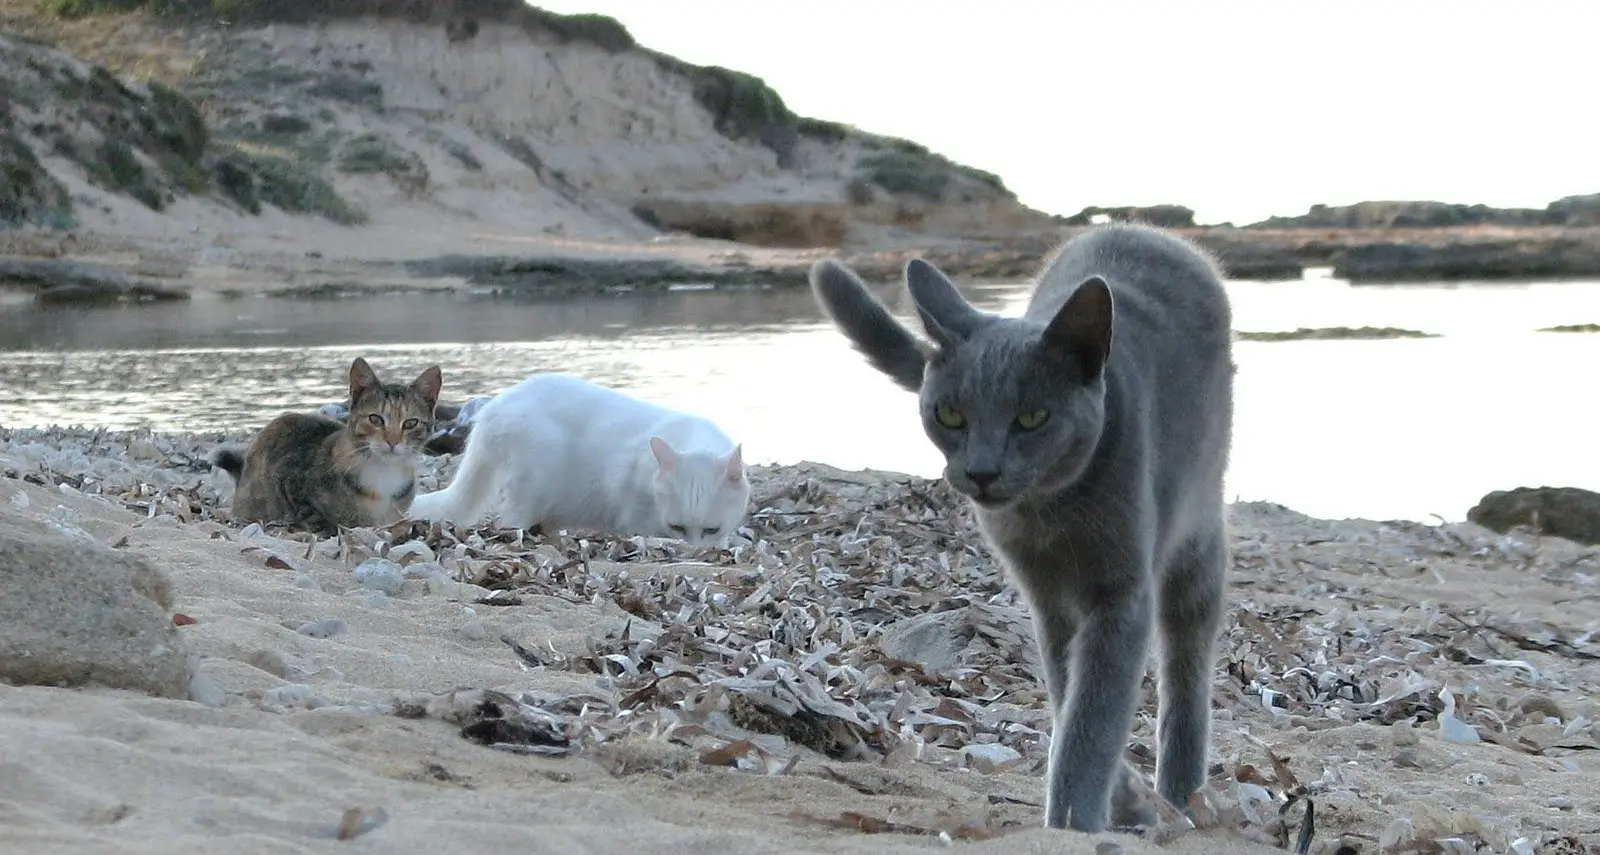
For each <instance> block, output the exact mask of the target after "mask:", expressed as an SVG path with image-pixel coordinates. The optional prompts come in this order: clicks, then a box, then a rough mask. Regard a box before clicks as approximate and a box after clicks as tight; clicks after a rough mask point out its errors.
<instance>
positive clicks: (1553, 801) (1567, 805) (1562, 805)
mask: <svg viewBox="0 0 1600 855" xmlns="http://www.w3.org/2000/svg"><path fill="white" fill-rule="evenodd" d="M1545 804H1547V805H1549V806H1550V807H1553V808H1555V809H1556V810H1572V809H1573V807H1574V805H1573V803H1572V799H1569V798H1567V797H1566V796H1551V797H1550V799H1549V801H1546V802H1545Z"/></svg>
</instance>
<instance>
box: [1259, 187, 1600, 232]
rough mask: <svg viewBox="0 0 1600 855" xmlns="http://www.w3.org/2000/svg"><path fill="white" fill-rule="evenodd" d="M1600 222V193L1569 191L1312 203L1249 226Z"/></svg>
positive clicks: (1409, 226) (1424, 226) (1389, 226)
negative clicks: (1492, 202) (1520, 196)
mask: <svg viewBox="0 0 1600 855" xmlns="http://www.w3.org/2000/svg"><path fill="white" fill-rule="evenodd" d="M1592 225H1600V194H1595V195H1591V196H1568V197H1566V198H1564V199H1558V200H1557V201H1555V202H1551V203H1550V204H1549V205H1548V206H1546V207H1545V208H1543V209H1538V208H1493V207H1490V206H1488V205H1456V204H1451V203H1448V202H1357V203H1356V204H1354V205H1312V206H1311V210H1310V211H1307V212H1306V213H1304V214H1301V215H1300V216H1297V217H1268V218H1267V219H1265V220H1262V221H1261V222H1259V223H1251V224H1250V225H1248V226H1245V228H1249V229H1429V228H1455V227H1460V226H1511V227H1519V226H1522V227H1525V226H1592Z"/></svg>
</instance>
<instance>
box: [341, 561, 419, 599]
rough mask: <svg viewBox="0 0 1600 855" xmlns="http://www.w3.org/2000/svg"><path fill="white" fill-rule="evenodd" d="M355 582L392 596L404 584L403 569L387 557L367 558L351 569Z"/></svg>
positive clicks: (397, 592)
mask: <svg viewBox="0 0 1600 855" xmlns="http://www.w3.org/2000/svg"><path fill="white" fill-rule="evenodd" d="M352 572H353V574H354V575H355V578H356V584H357V585H360V586H361V587H363V588H367V589H370V590H373V591H382V592H384V593H385V594H388V595H389V596H391V597H393V596H395V595H397V594H399V593H400V589H402V588H404V587H405V585H406V574H405V570H403V569H401V567H400V565H399V564H396V563H394V562H393V561H390V560H389V559H387V558H368V559H367V560H365V561H363V562H361V563H360V564H357V565H356V569H355V570H354V571H352Z"/></svg>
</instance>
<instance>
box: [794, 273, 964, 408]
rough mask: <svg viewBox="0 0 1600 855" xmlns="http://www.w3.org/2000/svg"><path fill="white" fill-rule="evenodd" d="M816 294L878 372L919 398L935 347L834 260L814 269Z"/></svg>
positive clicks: (813, 283) (827, 312) (812, 288)
mask: <svg viewBox="0 0 1600 855" xmlns="http://www.w3.org/2000/svg"><path fill="white" fill-rule="evenodd" d="M809 278H810V280H811V293H812V294H813V295H814V296H815V297H816V298H817V305H818V306H820V307H821V308H822V311H823V314H826V315H827V316H828V317H829V318H831V319H832V320H833V323H834V325H835V326H837V327H838V328H839V331H840V332H842V333H844V335H845V338H848V339H849V340H850V343H851V344H853V345H854V346H855V348H856V350H857V351H859V352H860V353H861V354H862V355H863V356H865V357H866V358H867V361H868V362H870V363H871V364H872V367H874V368H876V369H878V370H879V371H882V372H883V373H884V374H887V375H889V377H890V378H891V379H893V380H894V382H895V384H896V385H898V386H900V387H901V388H903V389H909V390H911V391H913V392H915V391H917V390H918V389H920V388H922V371H923V368H924V367H926V365H927V363H928V359H929V358H930V357H931V356H932V355H933V346H932V345H930V344H928V343H927V342H924V341H922V340H921V339H919V338H917V337H916V336H915V335H914V334H912V332H911V330H909V329H907V328H906V327H905V325H903V324H901V323H900V322H899V321H897V320H895V319H894V316H893V315H890V314H889V310H888V309H887V308H886V307H885V306H884V305H883V303H882V302H880V301H879V300H878V298H877V297H874V296H873V295H872V292H871V291H868V290H867V286H866V284H865V283H863V282H862V281H861V278H860V277H858V276H856V274H855V273H854V272H853V271H851V270H850V268H848V267H845V266H844V265H843V264H841V263H839V262H838V261H835V260H833V259H831V258H824V259H822V260H820V261H818V262H816V263H815V264H813V265H811V273H810V277H809Z"/></svg>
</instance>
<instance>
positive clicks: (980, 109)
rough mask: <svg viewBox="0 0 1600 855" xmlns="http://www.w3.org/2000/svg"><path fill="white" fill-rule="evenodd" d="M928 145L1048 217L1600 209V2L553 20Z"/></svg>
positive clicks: (615, 5)
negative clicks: (592, 25) (1318, 206)
mask: <svg viewBox="0 0 1600 855" xmlns="http://www.w3.org/2000/svg"><path fill="white" fill-rule="evenodd" d="M536 5H539V6H542V7H544V8H547V9H550V10H552V11H557V12H598V13H602V14H607V15H611V16H613V17H615V18H617V19H618V20H620V21H622V23H623V24H624V25H625V26H627V28H628V29H629V31H630V32H632V33H633V35H634V37H635V38H637V39H638V40H639V42H640V43H641V44H643V45H645V46H647V47H651V48H655V49H657V50H661V51H664V52H666V53H669V54H672V55H674V56H678V57H680V58H682V59H685V60H688V61H690V62H694V63H698V64H703V65H722V66H727V67H729V68H735V69H738V70H740V71H746V72H749V73H751V74H755V75H757V76H759V77H762V78H764V79H765V80H766V81H767V82H768V83H769V84H771V85H772V87H773V88H774V89H776V90H777V91H778V93H779V94H781V95H782V96H783V98H784V100H785V101H786V102H787V103H788V105H789V107H790V108H791V109H793V110H794V111H795V112H797V113H800V114H801V115H808V116H816V117H818V118H824V119H830V120H834V121H840V122H846V123H849V124H853V125H856V126H858V127H860V128H863V129H865V130H870V131H873V132H877V133H884V134H890V135H894V136H902V137H907V138H910V139H913V140H916V141H917V142H920V143H923V144H924V145H927V146H928V147H929V148H932V149H933V150H934V151H937V152H939V153H941V154H945V155H947V156H949V157H951V158H953V159H955V160H958V161H961V162H964V163H968V164H971V165H973V166H977V167H980V168H982V169H987V170H989V171H991V172H995V173H997V174H999V175H1000V176H1001V177H1002V178H1003V179H1004V180H1005V182H1006V184H1007V186H1009V187H1011V188H1012V189H1013V190H1015V191H1016V192H1017V194H1018V195H1019V196H1020V197H1021V198H1022V200H1023V201H1024V202H1026V203H1028V204H1030V205H1034V206H1036V207H1039V208H1042V209H1044V210H1046V211H1050V212H1052V213H1074V212H1076V211H1078V210H1079V209H1081V208H1082V207H1084V206H1085V205H1091V204H1093V205H1130V204H1132V205H1144V204H1154V203H1159V202H1175V203H1179V204H1185V205H1189V206H1190V207H1192V208H1194V209H1195V210H1196V211H1197V212H1198V216H1199V218H1200V220H1201V221H1202V222H1217V221H1222V220H1233V221H1234V222H1237V223H1241V224H1242V223H1244V222H1250V221H1253V220H1257V219H1260V218H1262V217H1265V216H1268V215H1271V214H1296V213H1301V212H1303V211H1304V210H1305V209H1306V208H1307V207H1309V206H1310V205H1311V204H1312V203H1313V202H1327V203H1330V204H1345V203H1349V202H1356V201H1360V200H1363V199H1438V200H1442V201H1450V202H1483V203H1486V204H1491V205H1500V206H1528V207H1543V206H1544V205H1545V203H1547V202H1549V201H1550V200H1552V199H1555V198H1557V197H1560V196H1565V195H1571V194H1575V193H1594V192H1600V86H1597V84H1600V2H1597V0H1567V2H1554V0H1549V1H1548V2H1524V1H1523V0H1515V2H1513V0H1506V2H1480V1H1479V0H1322V2H1313V0H1260V2H1243V0H1239V2H1230V1H1229V0H1189V2H1184V0H1169V2H1155V0H1144V2H1122V0H1093V1H1092V2H1091V1H1090V0H787V2H777V0H538V2H536Z"/></svg>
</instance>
